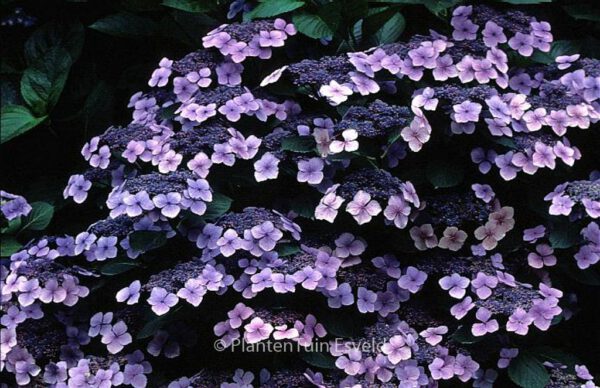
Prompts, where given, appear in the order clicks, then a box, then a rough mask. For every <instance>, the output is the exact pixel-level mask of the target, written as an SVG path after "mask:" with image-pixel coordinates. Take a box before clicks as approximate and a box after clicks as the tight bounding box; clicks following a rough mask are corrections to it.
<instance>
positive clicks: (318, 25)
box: [292, 13, 335, 39]
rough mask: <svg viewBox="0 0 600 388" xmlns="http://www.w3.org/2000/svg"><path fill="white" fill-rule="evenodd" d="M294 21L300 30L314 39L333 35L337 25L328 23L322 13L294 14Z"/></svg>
mask: <svg viewBox="0 0 600 388" xmlns="http://www.w3.org/2000/svg"><path fill="white" fill-rule="evenodd" d="M292 22H293V23H294V25H295V26H296V28H297V29H298V31H299V32H301V33H302V34H304V35H306V36H308V37H310V38H314V39H321V38H327V37H331V36H333V33H334V32H335V26H333V25H329V24H327V22H326V21H325V20H324V18H323V17H322V16H320V15H314V14H309V13H301V14H298V15H294V16H292Z"/></svg>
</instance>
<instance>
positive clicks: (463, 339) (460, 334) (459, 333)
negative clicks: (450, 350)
mask: <svg viewBox="0 0 600 388" xmlns="http://www.w3.org/2000/svg"><path fill="white" fill-rule="evenodd" d="M450 339H451V340H453V341H455V342H458V343H459V344H463V345H471V344H474V343H477V342H479V341H481V340H482V339H483V338H482V337H475V336H474V335H473V333H471V330H470V329H469V327H467V326H464V325H460V326H459V327H458V329H456V331H455V332H454V333H452V335H451V336H450Z"/></svg>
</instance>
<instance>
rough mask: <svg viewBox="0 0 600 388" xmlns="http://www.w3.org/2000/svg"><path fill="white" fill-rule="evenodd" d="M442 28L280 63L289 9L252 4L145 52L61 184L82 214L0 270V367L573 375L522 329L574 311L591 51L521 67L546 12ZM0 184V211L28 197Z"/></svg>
mask: <svg viewBox="0 0 600 388" xmlns="http://www.w3.org/2000/svg"><path fill="white" fill-rule="evenodd" d="M237 3H239V4H238V5H239V7H240V9H241V7H242V6H243V2H237ZM232 12H233V11H232ZM451 26H452V27H453V30H452V31H451V32H450V34H448V36H445V35H442V34H440V33H437V32H435V31H433V30H432V31H430V34H429V35H415V36H413V37H412V38H410V39H409V40H408V41H407V42H397V43H389V44H383V45H381V46H378V47H373V48H371V49H369V50H366V51H360V52H351V51H349V52H346V53H342V54H339V55H335V56H325V57H316V56H314V57H311V58H309V59H303V58H302V55H303V54H302V55H300V57H299V56H298V54H297V53H298V52H301V53H302V52H303V51H302V45H303V44H304V43H305V42H306V40H307V38H306V37H302V36H299V35H298V34H297V28H296V26H295V25H294V24H293V23H290V22H288V21H285V20H283V19H281V18H277V19H273V20H269V19H264V20H254V21H248V22H242V23H233V24H224V25H221V26H220V27H218V28H217V29H215V30H213V31H211V32H209V33H208V34H207V35H206V36H205V37H204V38H203V39H202V42H203V47H202V48H201V49H199V50H197V51H195V52H192V53H190V54H188V55H186V56H184V57H183V58H181V59H177V60H172V59H168V58H163V59H162V60H161V61H160V62H159V65H158V68H157V69H156V70H155V71H154V72H153V73H152V74H151V77H150V79H149V82H148V86H149V89H148V90H147V91H142V92H139V93H136V94H135V95H133V96H132V98H131V100H130V102H129V105H128V106H129V108H131V110H132V121H131V122H130V123H129V124H127V125H126V126H113V127H110V128H108V129H107V130H106V131H105V132H104V133H103V134H102V135H99V136H96V137H93V138H92V139H90V140H89V141H88V142H87V143H86V144H85V145H84V146H83V149H82V152H81V153H82V156H83V158H84V159H85V161H87V163H88V164H89V168H88V169H87V170H86V171H82V172H81V173H78V174H75V175H73V176H71V178H70V179H69V181H68V184H67V186H66V188H65V190H64V193H63V194H64V197H65V198H67V199H71V200H73V201H74V202H75V203H77V204H83V203H85V202H91V203H92V205H90V206H94V204H95V205H97V206H100V207H102V208H103V209H104V210H105V216H106V218H104V219H101V220H98V221H97V222H95V223H93V224H91V225H90V226H89V227H88V228H87V229H86V230H83V231H80V232H79V233H73V234H67V235H62V234H59V235H52V236H44V237H42V238H39V239H35V240H33V241H31V242H30V243H28V244H27V245H26V246H25V247H24V248H23V249H22V250H19V251H18V252H16V253H14V254H13V255H12V256H11V257H10V261H9V262H7V263H6V265H3V266H2V307H3V310H4V312H5V314H4V315H3V317H2V320H1V324H2V329H1V335H2V339H1V346H2V352H1V353H2V359H1V365H0V367H1V368H2V371H3V376H7V378H9V379H10V384H11V385H15V384H16V385H23V386H27V385H31V386H53V387H87V386H90V387H110V386H113V385H114V386H118V385H125V386H127V385H130V386H133V387H136V388H137V387H144V386H168V387H170V388H175V387H213V386H217V387H218V386H220V387H250V386H264V387H283V386H289V387H294V386H317V387H333V386H335V387H337V386H339V387H378V386H399V387H421V386H432V387H435V386H438V384H439V385H440V386H459V385H461V384H466V385H472V386H474V387H490V386H492V385H494V383H495V382H497V381H500V383H499V384H500V385H501V384H504V383H502V381H508V380H506V376H508V377H509V379H510V380H512V381H513V382H514V383H515V384H518V385H520V386H523V387H543V386H551V387H566V386H569V387H586V388H588V387H594V386H595V383H594V378H593V376H592V375H591V373H590V371H589V370H588V368H587V367H586V366H585V365H584V364H583V363H582V362H585V360H582V361H575V362H573V360H572V359H571V358H570V357H569V356H568V355H567V356H564V355H562V354H558V355H556V354H555V353H556V352H554V353H553V352H549V351H544V349H545V348H544V347H543V345H544V336H545V334H546V332H548V331H552V330H555V327H554V326H556V325H560V323H561V321H562V320H567V319H570V317H571V316H573V314H575V313H576V311H577V307H576V298H575V296H574V294H573V293H572V290H571V289H570V288H569V284H568V282H567V283H565V282H564V281H562V280H561V279H563V276H564V273H563V272H570V273H571V274H575V275H574V276H577V274H580V273H583V274H585V276H587V277H588V278H590V279H591V280H589V281H590V282H593V281H597V280H594V279H596V278H594V275H595V274H596V272H594V271H595V269H594V266H595V265H596V264H597V262H598V261H600V228H599V226H598V223H597V219H598V216H599V215H600V173H599V172H598V171H597V170H594V169H593V168H594V166H593V165H592V168H591V169H590V170H589V171H587V172H586V176H573V175H569V174H568V172H569V171H570V170H569V168H570V167H572V166H574V165H575V164H577V163H579V162H580V161H581V162H584V160H583V159H585V156H587V155H585V156H584V153H583V152H582V151H581V149H584V148H585V147H586V141H587V140H586V139H591V138H593V137H595V136H596V137H597V128H598V127H597V125H595V124H596V123H597V122H598V121H599V119H600V62H598V60H595V59H588V58H583V57H580V56H579V55H577V54H574V55H565V56H558V57H556V58H555V60H554V61H553V62H552V63H549V64H545V65H544V64H540V63H538V62H535V61H532V60H531V57H532V56H535V55H540V53H542V54H543V53H549V52H550V51H551V48H552V44H553V40H554V38H553V35H552V31H551V27H550V25H549V24H548V23H547V22H544V21H540V20H536V19H535V18H533V17H530V16H528V15H526V14H524V13H522V12H518V11H499V10H496V9H494V8H491V7H488V6H484V5H475V6H460V7H458V8H456V9H454V11H453V13H452V16H451ZM592 152H593V151H592ZM596 152H597V151H596ZM592 156H593V155H592ZM596 157H597V154H596ZM589 164H590V163H588V164H587V165H589ZM595 167H598V166H597V165H596V166H595ZM565 171H567V173H566V174H565ZM548 185H550V186H548ZM546 187H550V188H549V189H548V190H547V191H545V192H541V191H543V190H545V188H546ZM525 191H528V192H527V193H525ZM529 191H531V193H533V195H528V194H531V193H530V192H529ZM1 195H2V214H3V216H4V217H5V219H6V220H7V222H8V221H12V220H13V219H15V218H18V217H24V216H26V215H27V214H28V213H29V212H30V211H31V206H29V205H28V204H27V201H26V200H25V199H24V198H22V197H18V196H15V195H12V194H8V193H5V192H2V194H1ZM529 197H533V199H534V201H536V202H535V203H536V204H537V207H536V208H535V211H534V210H532V209H533V206H532V207H528V206H526V204H525V203H524V202H525V198H529ZM573 231H575V232H574V233H573ZM555 279H558V280H555ZM560 285H564V286H566V288H565V289H563V287H561V286H560ZM530 338H533V340H530ZM241 342H243V343H244V344H246V345H247V346H250V345H256V344H260V343H266V342H269V343H291V344H294V351H293V352H290V353H281V354H278V353H277V352H260V354H252V352H248V353H244V352H241V350H240V349H239V348H238V349H237V350H236V346H239V344H240V343H241ZM323 343H325V344H327V345H328V346H327V347H326V348H321V350H319V349H317V350H315V347H316V345H318V344H323ZM368 343H371V344H375V345H376V346H373V347H370V348H365V347H364V346H362V345H364V344H368ZM323 349H326V350H325V351H323ZM546 350H547V349H546ZM503 378H504V379H505V380H501V379H503ZM497 379H500V380H497Z"/></svg>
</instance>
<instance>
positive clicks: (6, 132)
mask: <svg viewBox="0 0 600 388" xmlns="http://www.w3.org/2000/svg"><path fill="white" fill-rule="evenodd" d="M47 117H48V116H42V117H35V116H34V115H33V114H32V113H31V112H30V111H29V109H27V108H26V107H24V106H20V105H6V106H3V107H2V120H1V123H0V144H3V143H5V142H7V141H9V140H10V139H12V138H15V137H17V136H19V135H21V134H23V133H25V132H27V131H29V130H30V129H32V128H34V127H36V126H37V125H38V124H40V123H41V122H42V121H44V120H46V118H47Z"/></svg>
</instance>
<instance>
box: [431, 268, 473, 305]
mask: <svg viewBox="0 0 600 388" xmlns="http://www.w3.org/2000/svg"><path fill="white" fill-rule="evenodd" d="M470 282H471V281H470V280H469V278H467V277H464V276H460V275H459V274H457V273H453V274H452V275H449V276H444V277H443V278H441V279H440V280H439V281H438V283H439V285H440V287H442V289H443V290H450V292H449V294H450V296H451V297H453V298H456V299H460V298H462V297H463V296H465V293H466V289H467V287H469V283H470Z"/></svg>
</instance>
